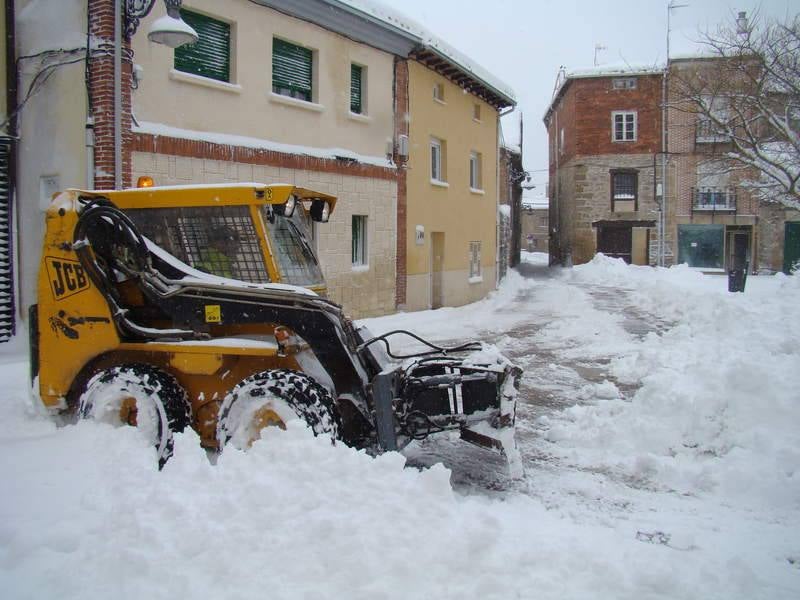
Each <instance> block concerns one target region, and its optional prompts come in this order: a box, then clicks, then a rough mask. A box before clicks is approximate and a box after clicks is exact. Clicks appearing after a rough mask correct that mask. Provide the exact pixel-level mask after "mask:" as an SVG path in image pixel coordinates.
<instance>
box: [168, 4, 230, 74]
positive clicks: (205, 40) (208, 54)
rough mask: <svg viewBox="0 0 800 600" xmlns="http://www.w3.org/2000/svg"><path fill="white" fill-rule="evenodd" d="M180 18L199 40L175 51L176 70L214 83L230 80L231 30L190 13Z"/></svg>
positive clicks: (225, 25) (204, 16)
mask: <svg viewBox="0 0 800 600" xmlns="http://www.w3.org/2000/svg"><path fill="white" fill-rule="evenodd" d="M181 17H182V18H183V20H184V21H186V23H188V24H189V25H191V26H192V28H193V29H194V30H195V31H196V32H197V35H198V40H197V42H195V43H194V44H187V45H185V46H181V47H180V48H175V69H176V70H178V71H183V72H184V73H191V74H192V75H200V76H201V77H208V78H209V79H216V80H217V81H225V82H229V81H230V77H231V26H230V24H228V23H225V22H224V21H219V20H217V19H212V18H211V17H207V16H206V15H201V14H199V13H196V12H192V11H190V10H185V9H181Z"/></svg>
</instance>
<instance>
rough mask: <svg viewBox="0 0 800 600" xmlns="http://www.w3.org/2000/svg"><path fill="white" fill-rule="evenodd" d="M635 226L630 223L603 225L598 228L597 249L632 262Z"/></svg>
mask: <svg viewBox="0 0 800 600" xmlns="http://www.w3.org/2000/svg"><path fill="white" fill-rule="evenodd" d="M632 248H633V228H632V227H631V226H630V225H616V226H615V225H602V226H600V227H598V229H597V251H598V252H602V253H603V254H605V255H606V256H610V257H612V258H621V259H622V260H624V261H625V262H626V263H628V264H630V262H631V255H632Z"/></svg>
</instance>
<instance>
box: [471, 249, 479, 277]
mask: <svg viewBox="0 0 800 600" xmlns="http://www.w3.org/2000/svg"><path fill="white" fill-rule="evenodd" d="M480 276H481V243H480V242H470V243H469V278H470V279H476V278H478V277H480Z"/></svg>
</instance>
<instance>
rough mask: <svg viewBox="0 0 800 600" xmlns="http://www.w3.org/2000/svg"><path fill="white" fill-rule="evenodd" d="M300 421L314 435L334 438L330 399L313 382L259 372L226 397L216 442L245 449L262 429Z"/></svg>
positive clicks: (300, 376) (300, 375)
mask: <svg viewBox="0 0 800 600" xmlns="http://www.w3.org/2000/svg"><path fill="white" fill-rule="evenodd" d="M295 419H302V420H303V421H304V422H305V423H306V424H307V425H308V426H309V428H310V429H311V431H313V433H314V435H315V436H318V435H321V436H329V437H330V439H331V442H334V441H335V440H336V438H337V435H338V431H339V424H338V418H337V413H336V409H335V408H334V404H333V398H332V397H331V395H330V393H329V392H328V390H327V389H325V388H324V387H323V386H321V385H320V384H318V383H317V382H316V381H314V379H312V378H311V377H309V376H308V375H305V374H303V373H298V372H297V371H289V370H286V369H279V370H274V371H262V372H261V373H256V374H255V375H251V376H250V377H248V378H247V379H244V380H242V381H241V382H239V383H238V384H237V385H236V386H235V387H234V388H233V389H232V390H231V392H230V393H229V394H228V395H227V396H225V400H223V401H222V406H220V409H219V419H218V420H217V441H218V442H219V447H220V449H222V448H223V447H224V446H225V444H226V443H228V442H230V443H231V444H233V445H234V446H235V447H236V448H239V449H240V450H245V449H247V448H249V447H250V446H252V445H253V442H255V441H256V440H258V439H259V438H260V437H261V430H262V429H264V428H265V427H270V426H275V427H279V428H280V429H286V423H288V422H289V421H293V420H295Z"/></svg>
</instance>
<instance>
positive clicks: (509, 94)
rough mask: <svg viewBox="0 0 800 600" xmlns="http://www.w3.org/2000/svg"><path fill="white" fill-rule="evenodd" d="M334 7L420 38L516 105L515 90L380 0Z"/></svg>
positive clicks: (337, 0)
mask: <svg viewBox="0 0 800 600" xmlns="http://www.w3.org/2000/svg"><path fill="white" fill-rule="evenodd" d="M334 3H340V4H345V5H347V6H350V7H351V8H354V9H356V10H358V11H360V12H362V13H364V14H366V15H369V16H371V17H373V18H375V19H378V20H379V21H381V22H383V23H384V24H386V25H390V26H391V27H394V28H396V29H400V30H401V31H403V32H405V33H407V34H411V35H412V36H414V37H416V38H418V39H419V41H420V42H421V43H422V45H423V46H424V47H425V48H426V49H428V50H431V51H433V52H435V53H437V54H439V55H441V56H442V57H443V58H446V59H447V60H449V61H450V62H452V63H454V64H455V65H456V66H458V67H460V68H462V69H463V70H464V71H466V72H467V73H471V74H472V75H473V76H474V77H475V78H476V79H478V80H480V81H481V83H483V84H484V85H486V86H488V87H490V88H492V89H493V90H494V91H495V92H497V93H499V94H500V95H502V96H505V97H506V98H507V99H509V100H511V101H512V103H514V104H516V100H517V97H516V94H515V93H514V89H513V88H512V87H511V86H510V85H508V84H506V83H505V82H503V81H501V80H500V79H498V78H497V77H495V76H494V75H493V74H492V73H491V72H489V70H487V69H485V68H484V67H482V66H481V65H479V64H478V63H476V62H475V61H473V60H472V59H470V58H469V57H468V56H467V55H466V54H464V53H462V52H461V51H459V50H458V49H456V48H454V47H453V46H451V45H450V44H448V43H447V42H446V41H444V40H443V39H442V38H440V37H438V36H437V35H435V34H434V33H433V32H431V31H430V30H428V29H426V28H425V27H424V26H423V25H422V24H420V23H419V22H417V21H415V20H414V19H411V18H410V17H407V16H406V15H404V14H403V13H401V12H399V11H396V10H394V9H392V8H389V7H388V6H386V5H385V4H383V3H382V2H378V1H377V0H334Z"/></svg>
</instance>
